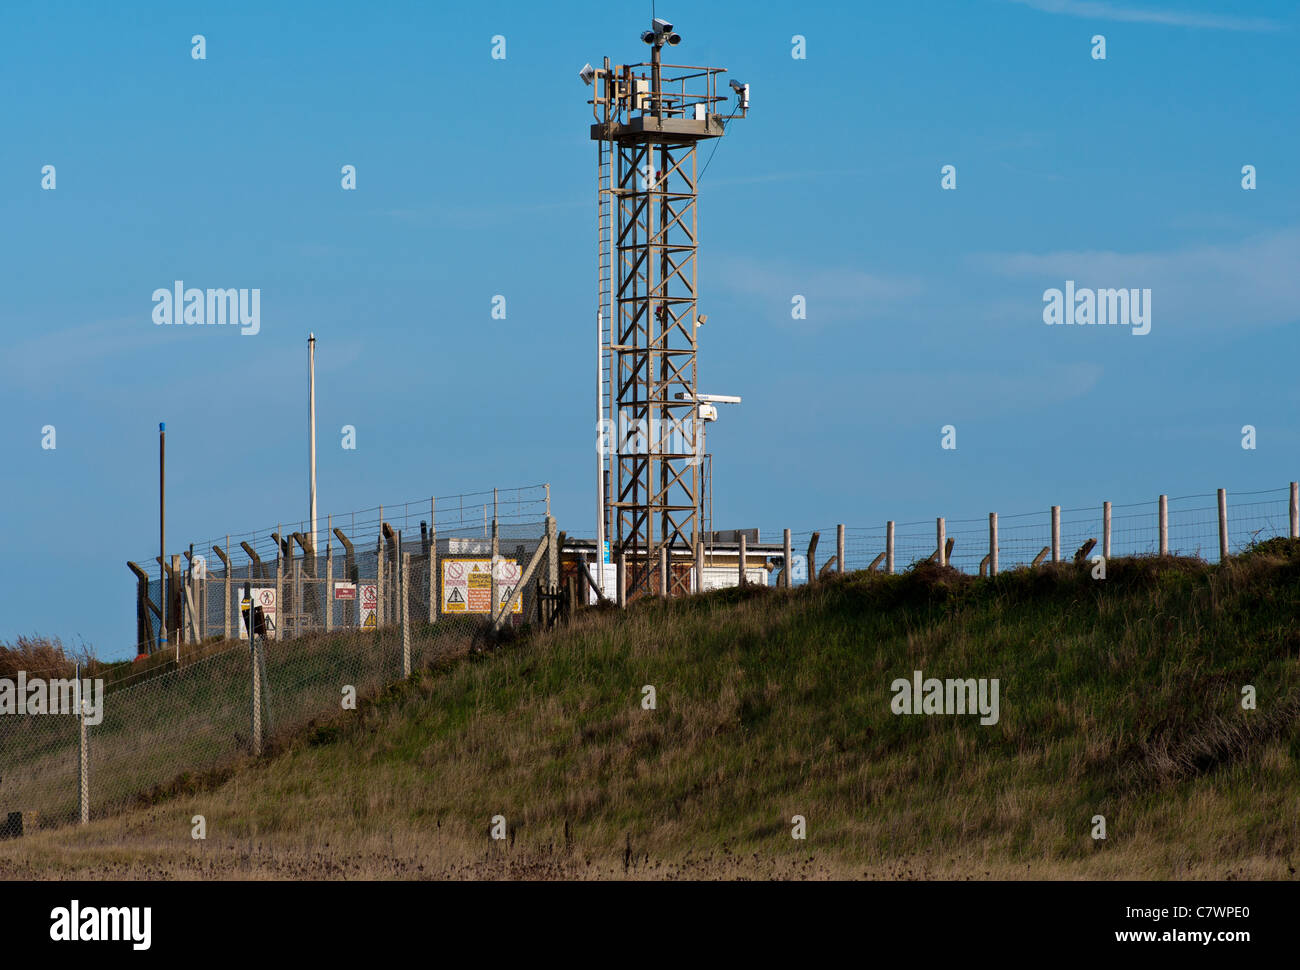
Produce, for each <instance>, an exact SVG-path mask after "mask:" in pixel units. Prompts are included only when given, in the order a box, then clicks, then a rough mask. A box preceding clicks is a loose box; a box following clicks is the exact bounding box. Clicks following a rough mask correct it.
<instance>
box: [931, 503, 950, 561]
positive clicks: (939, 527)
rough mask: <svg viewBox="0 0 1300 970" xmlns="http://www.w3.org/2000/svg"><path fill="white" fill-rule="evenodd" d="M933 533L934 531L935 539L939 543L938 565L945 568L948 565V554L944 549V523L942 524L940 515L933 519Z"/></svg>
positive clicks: (945, 542) (945, 541) (945, 540)
mask: <svg viewBox="0 0 1300 970" xmlns="http://www.w3.org/2000/svg"><path fill="white" fill-rule="evenodd" d="M934 531H935V538H936V540H937V541H938V543H939V565H940V566H946V565H948V552H947V549H946V548H945V547H946V546H947V545H948V540H947V538H946V536H945V535H944V523H943V516H942V515H941V516H939V517H938V518H937V519H935V525H934Z"/></svg>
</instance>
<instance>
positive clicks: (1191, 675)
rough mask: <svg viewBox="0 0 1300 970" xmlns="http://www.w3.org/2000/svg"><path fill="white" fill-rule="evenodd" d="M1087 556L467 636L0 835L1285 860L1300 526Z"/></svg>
mask: <svg viewBox="0 0 1300 970" xmlns="http://www.w3.org/2000/svg"><path fill="white" fill-rule="evenodd" d="M1092 569H1093V567H1092V565H1091V564H1089V563H1083V564H1074V563H1062V564H1057V565H1048V566H1045V567H1040V568H1038V569H1034V570H1017V571H1014V572H1009V573H1004V574H1002V575H1000V576H998V577H995V578H992V579H978V578H973V577H969V576H965V575H963V574H961V573H958V572H955V571H953V570H949V569H946V568H942V567H937V566H933V565H927V564H920V565H917V566H916V567H915V568H913V569H912V570H910V571H908V572H907V573H905V574H902V575H899V576H884V575H881V574H878V573H854V574H849V575H847V576H844V577H836V578H834V579H831V580H829V581H825V582H822V583H819V584H816V585H813V586H809V587H803V588H798V589H795V590H791V591H784V590H776V589H766V588H747V589H733V590H723V591H719V592H716V593H711V594H708V595H704V596H698V597H690V598H685V599H680V600H674V601H670V602H659V601H653V600H650V601H643V602H639V603H636V604H634V605H633V606H632V607H631V608H630V609H629V610H628V611H627V612H626V613H625V614H620V613H618V612H616V611H613V610H588V611H584V612H583V613H582V614H581V615H580V616H579V617H577V618H576V619H575V620H574V622H573V623H571V624H570V625H569V626H568V627H565V628H563V629H558V630H555V631H551V632H534V633H530V634H525V635H523V636H521V637H518V638H516V639H514V640H512V641H509V642H505V643H501V644H498V645H497V646H496V647H495V648H493V649H490V650H487V651H482V652H480V651H477V650H472V649H471V648H470V644H469V642H468V639H467V638H466V639H465V640H464V641H463V642H461V643H460V645H459V646H457V647H456V648H455V649H443V650H442V651H441V652H440V653H439V656H438V658H437V659H435V660H433V661H432V663H431V664H430V665H429V666H428V667H427V668H426V669H424V670H422V671H420V672H419V673H418V674H417V675H415V676H414V677H412V678H411V680H410V681H409V682H406V683H403V684H400V685H398V686H395V687H391V688H388V689H384V690H382V691H379V692H377V693H376V694H375V695H373V696H372V697H371V699H370V700H369V701H368V702H367V703H365V704H363V705H362V708H361V710H360V711H358V712H347V713H342V714H339V715H337V716H334V717H331V718H330V719H328V720H320V721H316V722H314V723H312V724H311V725H310V726H309V727H308V728H306V729H305V730H303V731H300V732H297V733H296V734H295V735H294V736H293V737H292V738H289V739H287V740H286V741H285V742H284V743H283V744H282V746H281V747H280V749H279V750H277V751H276V752H275V753H274V754H273V755H272V756H270V757H267V758H264V759H262V760H261V761H259V762H256V763H248V764H245V765H242V766H240V767H239V768H238V770H232V769H228V770H225V771H223V772H221V773H220V774H217V775H213V776H210V777H207V778H197V777H193V776H191V777H188V778H183V779H178V780H176V781H175V782H174V783H173V784H171V785H169V786H164V787H163V788H161V789H157V790H155V791H154V792H153V793H152V795H151V797H150V801H151V804H149V805H148V806H145V807H142V808H138V809H135V810H133V811H130V812H127V813H125V814H123V815H121V816H119V817H116V818H111V819H105V820H103V821H96V822H93V823H92V824H91V825H90V826H87V827H85V828H64V829H59V830H56V831H51V832H42V833H39V834H38V835H37V836H35V837H33V838H30V839H28V838H25V839H23V840H21V841H20V842H18V841H16V842H10V843H3V844H0V875H6V876H10V877H23V878H31V877H34V876H35V877H39V876H47V875H54V876H65V875H70V874H78V875H90V876H99V875H103V876H117V877H123V876H138V875H141V874H152V875H154V876H159V875H162V876H168V875H178V876H195V875H205V876H214V875H215V876H220V875H223V874H225V875H232V876H247V875H249V874H262V875H267V876H295V877H301V876H316V877H327V878H328V877H330V876H338V875H348V876H399V877H411V876H421V875H423V876H457V875H468V876H480V877H481V876H492V875H505V876H511V875H530V876H559V877H565V876H588V877H589V876H602V875H613V876H618V877H622V876H624V875H628V876H633V877H636V876H646V877H652V878H653V877H661V876H688V877H690V876H704V877H710V876H724V877H725V876H758V877H767V876H794V877H804V876H818V875H825V876H849V877H853V876H864V875H865V876H870V877H880V878H890V877H902V878H919V877H949V878H951V877H956V878H962V877H973V878H984V877H988V876H992V877H1002V878H1007V877H1012V878H1014V877H1017V876H1022V877H1032V878H1067V877H1079V876H1091V877H1102V878H1108V877H1115V878H1185V877H1207V878H1235V877H1245V878H1281V879H1286V878H1293V877H1294V875H1295V869H1296V862H1297V859H1300V816H1298V814H1297V811H1296V806H1297V805H1298V804H1300V774H1298V773H1297V772H1296V761H1297V757H1298V756H1300V722H1298V721H1297V714H1298V713H1300V663H1297V653H1298V650H1300V629H1298V628H1297V620H1296V617H1297V615H1298V613H1300V542H1298V541H1292V540H1271V541H1270V542H1267V543H1263V544H1261V545H1259V546H1257V547H1255V548H1253V549H1251V550H1249V551H1248V552H1247V553H1246V554H1244V555H1242V556H1239V557H1237V558H1235V559H1233V560H1231V561H1229V562H1228V563H1226V564H1224V565H1222V566H1209V565H1207V564H1205V563H1203V562H1200V561H1199V560H1190V559H1178V558H1154V557H1152V558H1135V559H1117V560H1112V561H1111V562H1110V563H1109V564H1108V565H1107V573H1106V578H1105V579H1094V578H1092V575H1091V571H1092ZM428 632H429V631H425V634H426V635H428ZM353 636H355V634H354V635H353ZM445 646H446V644H444V647H445ZM915 670H920V671H923V672H924V676H925V677H927V678H928V677H938V678H948V677H960V678H972V677H973V678H997V679H998V681H999V683H1000V718H999V720H998V721H997V723H996V724H992V725H981V724H980V720H979V718H978V716H970V715H933V716H914V715H895V714H894V713H892V711H891V706H890V701H891V699H892V696H893V695H892V693H891V684H892V683H893V681H894V680H895V679H896V678H910V677H911V675H912V672H913V671H915ZM646 685H651V686H653V687H654V689H655V694H656V708H655V709H654V710H646V709H644V708H643V706H642V700H643V696H644V694H643V687H644V686H646ZM1248 685H1249V686H1250V687H1253V688H1254V694H1255V703H1256V707H1255V709H1243V704H1242V701H1243V688H1245V687H1247V686H1248ZM195 815H203V816H204V817H205V819H206V824H207V832H208V838H207V840H206V841H203V842H197V841H195V840H193V839H192V838H191V819H192V818H193V816H195ZM498 815H500V816H504V818H505V820H506V823H505V824H506V827H507V838H506V839H505V840H501V841H495V840H492V839H491V838H490V837H489V827H490V824H491V819H492V818H493V816H498ZM796 815H800V816H803V817H804V819H806V824H807V839H806V840H796V839H793V838H792V837H791V830H792V818H793V816H796ZM1098 815H1101V816H1104V817H1105V822H1106V835H1107V837H1106V838H1105V839H1104V840H1101V839H1094V838H1093V837H1092V832H1093V830H1094V824H1095V823H1094V817H1095V816H1098Z"/></svg>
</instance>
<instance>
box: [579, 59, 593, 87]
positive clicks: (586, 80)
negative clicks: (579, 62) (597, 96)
mask: <svg viewBox="0 0 1300 970" xmlns="http://www.w3.org/2000/svg"><path fill="white" fill-rule="evenodd" d="M578 77H580V78H582V83H583V84H590V83H591V82H592V81H594V80H595V79H596V69H595V68H594V67H592V66H591V65H590V64H584V65H583V66H582V70H581V71H579V72H578Z"/></svg>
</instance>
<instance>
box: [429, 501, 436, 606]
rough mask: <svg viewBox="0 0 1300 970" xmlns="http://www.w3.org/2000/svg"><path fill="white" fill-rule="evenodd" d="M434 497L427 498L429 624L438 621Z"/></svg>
mask: <svg viewBox="0 0 1300 970" xmlns="http://www.w3.org/2000/svg"><path fill="white" fill-rule="evenodd" d="M436 506H437V498H436V496H430V497H429V622H430V623H433V622H435V621H436V620H437V619H438V514H437V510H436Z"/></svg>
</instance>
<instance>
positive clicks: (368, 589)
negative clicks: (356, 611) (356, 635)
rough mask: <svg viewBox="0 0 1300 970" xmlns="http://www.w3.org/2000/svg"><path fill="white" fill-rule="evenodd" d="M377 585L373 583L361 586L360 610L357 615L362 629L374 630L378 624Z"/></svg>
mask: <svg viewBox="0 0 1300 970" xmlns="http://www.w3.org/2000/svg"><path fill="white" fill-rule="evenodd" d="M378 614H379V587H378V586H375V585H374V584H373V583H372V584H371V585H369V586H362V587H361V611H360V615H359V617H358V622H359V625H360V626H361V629H363V630H374V629H376V628H378V626H379V615H378Z"/></svg>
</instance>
